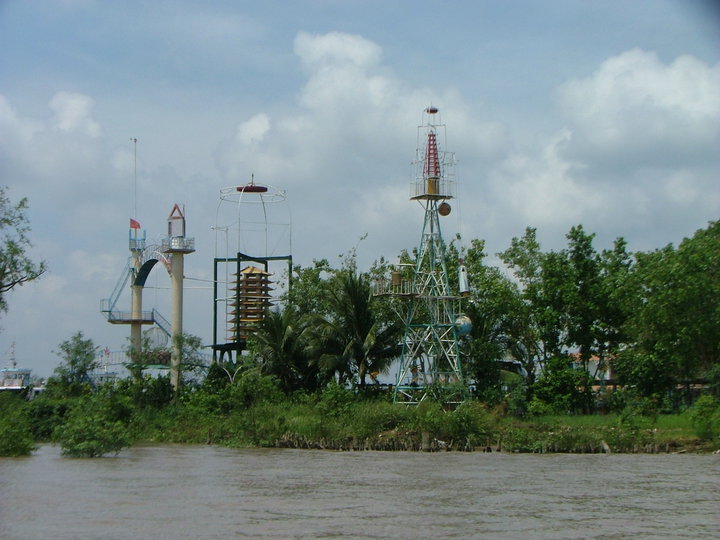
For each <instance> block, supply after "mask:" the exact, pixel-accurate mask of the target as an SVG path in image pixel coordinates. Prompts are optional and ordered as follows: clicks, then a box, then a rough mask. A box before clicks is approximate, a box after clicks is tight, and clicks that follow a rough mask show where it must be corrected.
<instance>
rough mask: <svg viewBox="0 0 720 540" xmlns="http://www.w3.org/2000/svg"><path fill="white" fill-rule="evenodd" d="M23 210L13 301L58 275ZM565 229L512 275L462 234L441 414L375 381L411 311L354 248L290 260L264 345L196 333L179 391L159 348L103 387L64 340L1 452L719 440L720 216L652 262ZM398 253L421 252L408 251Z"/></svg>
mask: <svg viewBox="0 0 720 540" xmlns="http://www.w3.org/2000/svg"><path fill="white" fill-rule="evenodd" d="M25 208H26V202H25V201H21V203H20V204H19V205H17V206H12V205H10V204H9V203H8V201H7V199H6V198H5V196H4V191H2V190H0V230H2V231H4V232H6V233H7V232H8V231H10V232H11V233H13V234H14V236H13V235H12V234H11V235H10V236H7V235H6V237H5V242H4V248H3V246H2V245H0V273H2V271H5V272H6V273H5V274H3V275H5V276H7V277H8V279H7V280H6V282H4V283H0V295H1V294H2V293H4V292H6V291H8V290H10V289H11V288H12V287H13V286H15V285H18V284H22V283H23V282H25V281H29V280H31V279H35V278H36V277H38V276H39V275H40V274H42V272H43V270H44V265H43V264H42V263H40V264H39V265H36V264H34V263H32V262H31V261H29V260H27V259H26V258H25V256H24V250H25V248H26V247H27V246H28V243H27V238H26V232H27V230H28V229H27V222H26V220H25V219H24V209H25ZM3 216H6V217H7V219H4V220H3ZM13 227H14V229H13ZM13 231H14V232H13ZM566 239H567V246H566V248H564V249H561V250H558V251H543V250H542V249H541V246H540V243H539V242H538V240H537V235H536V230H535V229H533V228H527V229H526V231H525V234H524V235H523V236H522V237H520V238H513V239H512V241H511V244H510V247H509V248H508V249H507V250H505V251H504V252H502V253H500V254H498V256H499V257H500V259H501V260H502V262H503V264H504V266H505V268H504V269H500V268H496V267H491V266H487V265H486V264H485V259H486V254H485V252H484V247H485V246H484V242H483V241H482V240H478V239H474V240H471V241H470V242H469V243H467V244H465V245H463V244H462V243H461V242H460V238H459V237H458V238H456V239H455V240H453V241H452V242H450V244H449V245H448V246H447V260H446V263H447V266H448V270H449V272H450V273H451V274H452V273H453V272H455V271H456V269H457V268H458V266H459V264H460V261H461V260H462V262H463V264H464V265H465V266H466V268H467V271H468V279H469V287H470V291H469V297H468V298H467V299H465V300H463V309H464V314H466V315H467V316H469V317H470V319H471V320H472V322H473V324H472V329H471V331H470V334H469V335H467V336H464V337H463V339H462V343H461V351H460V352H461V355H462V360H463V369H464V374H465V376H466V378H467V380H466V381H465V382H466V383H467V386H469V388H470V389H471V396H470V399H469V400H468V401H467V402H465V403H463V404H461V405H460V406H458V407H456V408H454V409H449V408H446V407H445V405H444V401H445V400H443V391H448V387H441V388H438V392H437V393H436V394H432V393H431V395H433V399H434V401H426V402H423V403H421V404H420V405H419V406H417V407H414V408H405V407H404V406H401V405H393V404H392V403H391V399H392V398H391V392H390V391H389V390H388V389H387V388H384V387H382V386H381V385H380V384H379V382H378V381H379V377H380V376H381V375H383V374H387V372H388V370H389V366H390V363H391V361H392V359H394V358H396V357H397V355H398V353H399V350H400V344H401V343H402V332H403V329H402V328H401V327H400V325H399V323H398V317H397V315H396V313H397V312H398V310H399V311H403V309H402V308H403V306H402V305H400V304H399V302H401V300H400V299H398V298H394V297H390V296H373V295H372V293H371V290H372V285H371V284H372V283H373V281H374V280H376V279H385V280H387V279H388V278H389V274H390V271H391V266H390V265H389V264H388V263H387V262H386V261H385V260H384V259H380V260H379V261H376V263H375V264H374V265H373V266H372V268H371V269H370V270H369V271H367V272H360V271H359V270H358V268H357V266H356V261H355V256H354V252H353V251H351V252H350V253H349V254H348V255H346V256H344V257H343V258H342V259H341V264H340V268H334V267H333V266H332V265H331V264H330V263H328V261H326V260H322V261H315V262H314V263H313V266H311V267H308V268H303V267H300V266H295V267H293V269H292V276H291V277H292V283H293V286H292V289H291V290H290V291H289V293H288V295H287V297H286V298H285V299H284V302H283V309H282V311H280V312H270V313H268V315H267V317H266V318H265V320H264V321H263V322H262V324H261V325H260V326H259V327H258V331H257V333H256V334H255V335H254V337H253V339H251V341H250V342H249V343H248V350H247V353H248V354H247V355H241V356H240V357H238V358H236V359H234V360H233V361H230V362H226V363H224V364H222V365H217V364H215V365H212V366H201V365H200V364H201V362H200V356H199V354H198V350H199V347H200V340H199V339H198V338H196V337H193V336H182V337H181V341H180V346H181V348H182V351H183V354H182V356H183V359H184V360H183V375H184V380H183V381H182V384H181V386H180V389H179V391H178V392H177V393H175V392H173V390H172V388H171V386H170V383H169V381H168V379H167V378H166V377H159V378H150V377H147V376H146V375H144V373H143V371H144V369H145V367H146V366H147V365H151V364H153V363H154V361H155V360H156V358H157V355H158V351H153V350H149V348H148V346H147V344H144V345H143V350H141V351H134V352H133V355H134V356H133V357H132V358H131V362H132V363H131V365H129V366H128V367H129V369H130V371H131V377H130V378H128V379H127V380H122V381H118V382H117V383H115V384H114V385H112V386H104V387H102V388H95V387H93V385H92V383H91V380H90V378H89V377H88V374H89V373H90V372H91V371H92V370H93V369H94V368H95V367H96V366H95V353H96V347H95V345H94V344H93V342H92V340H90V339H87V338H85V337H84V336H83V334H82V332H77V333H76V334H75V335H73V336H72V337H71V338H70V339H69V340H68V341H66V342H63V343H62V344H60V346H59V351H58V355H59V356H60V358H61V363H60V365H59V366H58V367H57V369H56V370H55V374H54V376H53V377H52V378H51V379H50V381H49V382H48V384H47V390H46V392H44V393H43V395H41V396H40V397H38V398H36V399H35V400H33V401H32V402H30V403H26V402H24V401H23V400H18V399H14V400H3V401H0V406H2V408H3V409H2V411H3V414H2V418H1V419H0V452H1V453H3V454H5V455H22V454H27V453H29V452H30V451H31V449H32V447H33V445H34V444H35V443H36V442H43V441H51V442H57V443H59V444H60V445H61V446H62V448H63V453H65V454H66V455H68V456H92V457H94V456H100V455H104V454H107V453H113V452H118V451H119V450H121V449H122V448H124V447H126V446H128V445H131V444H133V443H134V442H136V441H157V442H191V443H208V442H210V443H215V444H224V445H229V446H258V445H259V446H287V447H313V448H337V449H355V448H357V449H362V448H365V449H388V450H389V449H421V448H422V449H430V450H432V449H436V450H438V449H454V450H469V449H478V448H480V449H501V450H505V451H518V452H521V451H522V452H549V451H552V452H598V451H617V452H635V451H643V452H651V451H652V452H654V451H678V450H681V449H683V450H688V449H690V450H692V449H704V450H712V449H716V448H718V446H720V420H719V418H720V412H718V411H719V410H720V406H719V405H718V400H719V399H720V276H719V275H718V269H719V268H720V222H713V223H710V224H709V225H708V227H707V228H706V229H701V230H699V231H697V232H696V233H695V235H694V236H693V237H692V238H687V239H685V240H683V241H682V242H681V244H680V245H679V246H678V247H677V248H676V247H674V246H672V245H669V246H667V247H665V248H663V249H660V250H655V251H653V252H649V253H641V252H639V253H630V252H628V251H627V245H626V243H625V241H624V240H623V239H622V238H618V239H617V240H616V241H615V242H614V245H613V248H612V249H610V250H603V251H601V252H598V251H596V249H595V248H594V246H593V240H594V235H593V234H588V233H587V232H586V231H585V230H584V229H583V227H582V226H581V225H578V226H575V227H572V228H571V230H570V231H569V232H568V234H567V235H566ZM3 249H4V251H3ZM400 258H401V260H402V261H404V262H410V261H412V260H413V259H414V258H413V256H412V255H411V254H409V253H407V252H403V253H402V254H401V256H400ZM3 265H4V266H3ZM402 271H405V272H408V270H407V268H405V269H404V270H402ZM508 272H509V273H510V275H508ZM406 277H407V276H406ZM453 286H456V284H455V285H453ZM454 292H455V293H457V290H455V291H454ZM4 307H5V304H4V301H3V298H2V296H0V310H1V309H4ZM608 379H611V380H608ZM465 388H466V386H465V385H463V389H465ZM450 390H452V389H450ZM698 398H699V399H698Z"/></svg>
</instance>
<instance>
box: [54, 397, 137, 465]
mask: <svg viewBox="0 0 720 540" xmlns="http://www.w3.org/2000/svg"><path fill="white" fill-rule="evenodd" d="M123 398H125V399H123ZM126 399H127V398H126V396H118V395H117V394H110V395H102V394H100V395H96V396H92V397H89V398H85V399H83V400H80V401H78V402H77V403H76V404H75V405H74V406H73V407H72V409H71V410H70V413H69V414H68V417H67V420H66V421H65V423H64V424H62V425H59V426H57V427H56V428H55V430H54V432H53V438H54V439H55V440H56V441H57V442H59V443H60V446H61V447H62V453H63V455H65V456H69V457H100V456H103V455H105V454H108V453H111V452H113V453H115V454H117V453H118V452H119V451H120V450H122V449H123V448H125V447H127V446H130V444H131V442H132V441H131V437H130V429H129V428H128V423H129V421H130V417H131V409H130V408H129V407H128V406H127V403H125V401H126Z"/></svg>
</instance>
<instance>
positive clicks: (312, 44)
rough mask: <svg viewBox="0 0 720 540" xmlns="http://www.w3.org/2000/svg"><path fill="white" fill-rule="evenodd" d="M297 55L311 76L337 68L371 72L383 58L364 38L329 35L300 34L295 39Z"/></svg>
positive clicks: (374, 46)
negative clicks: (323, 70)
mask: <svg viewBox="0 0 720 540" xmlns="http://www.w3.org/2000/svg"><path fill="white" fill-rule="evenodd" d="M295 54H297V55H298V56H299V57H300V60H301V61H302V63H303V65H305V67H307V68H308V69H309V70H310V71H311V72H316V71H318V70H319V69H323V68H326V67H330V68H332V69H335V68H337V66H347V67H350V66H352V67H354V68H359V69H367V68H370V67H373V66H376V65H377V64H378V63H379V62H380V59H381V57H382V49H381V48H380V47H379V46H378V45H377V44H375V43H373V42H372V41H369V40H367V39H365V38H363V37H361V36H356V35H351V34H344V33H341V32H329V33H327V34H322V35H312V34H308V33H307V32H300V33H298V35H297V37H296V38H295Z"/></svg>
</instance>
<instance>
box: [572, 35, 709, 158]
mask: <svg viewBox="0 0 720 540" xmlns="http://www.w3.org/2000/svg"><path fill="white" fill-rule="evenodd" d="M558 102H559V107H560V109H561V111H562V113H563V114H564V115H565V118H566V120H567V122H568V127H569V128H570V129H571V130H572V131H573V134H574V137H573V142H572V143H571V144H570V145H569V147H568V151H569V153H570V154H571V155H573V156H575V157H578V158H580V159H583V160H587V161H588V163H592V164H594V165H597V166H598V167H601V168H613V166H616V165H620V166H623V167H624V166H625V165H630V166H648V165H663V164H668V163H672V164H675V165H676V164H678V163H687V162H696V161H697V160H698V159H706V158H708V157H710V156H711V155H713V156H714V155H715V154H716V152H717V145H718V143H719V142H720V64H717V65H715V66H708V65H707V64H705V63H703V62H701V61H700V60H698V59H696V58H693V57H692V56H687V55H684V56H680V57H678V58H677V59H676V60H674V61H673V62H672V63H670V64H667V65H666V64H663V63H662V62H661V61H660V60H659V59H658V57H657V55H656V54H655V53H653V52H646V51H643V50H640V49H633V50H630V51H627V52H624V53H622V54H620V55H618V56H614V57H612V58H609V59H608V60H606V61H605V62H603V64H602V65H601V66H600V67H599V68H598V70H597V71H596V72H595V73H593V74H592V75H591V76H589V77H587V78H584V79H573V80H571V81H568V82H567V83H565V84H563V85H562V86H561V87H560V88H559V89H558Z"/></svg>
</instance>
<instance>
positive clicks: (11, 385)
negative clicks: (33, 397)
mask: <svg viewBox="0 0 720 540" xmlns="http://www.w3.org/2000/svg"><path fill="white" fill-rule="evenodd" d="M31 374H32V370H31V369H25V368H19V367H17V362H16V361H15V344H14V343H13V344H12V346H11V347H10V354H9V357H8V367H5V368H0V391H2V390H10V391H15V392H19V391H20V390H24V389H25V388H28V387H30V376H31Z"/></svg>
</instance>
